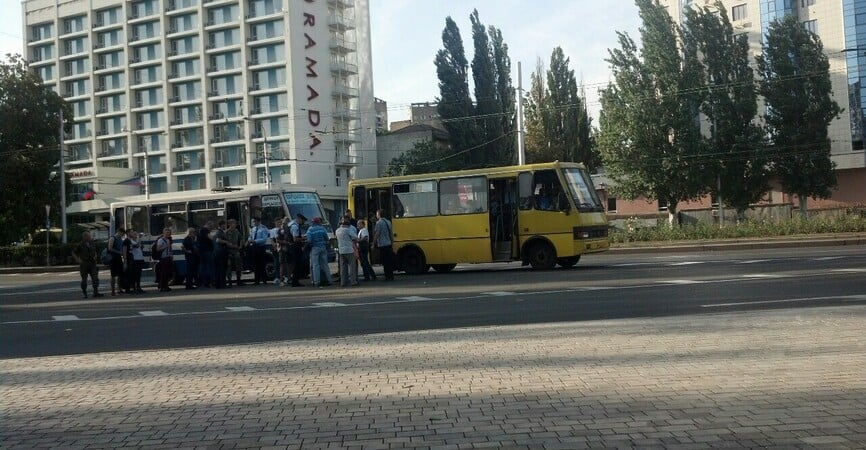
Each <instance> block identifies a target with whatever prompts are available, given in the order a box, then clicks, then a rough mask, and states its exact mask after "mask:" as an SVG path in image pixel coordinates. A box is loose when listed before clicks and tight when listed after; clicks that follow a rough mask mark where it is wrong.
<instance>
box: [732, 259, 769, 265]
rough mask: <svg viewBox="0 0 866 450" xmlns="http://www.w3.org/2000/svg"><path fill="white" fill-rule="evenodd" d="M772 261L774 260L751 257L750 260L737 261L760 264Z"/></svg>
mask: <svg viewBox="0 0 866 450" xmlns="http://www.w3.org/2000/svg"><path fill="white" fill-rule="evenodd" d="M770 261H772V259H750V260H748V261H737V262H736V264H758V263H764V262H770Z"/></svg>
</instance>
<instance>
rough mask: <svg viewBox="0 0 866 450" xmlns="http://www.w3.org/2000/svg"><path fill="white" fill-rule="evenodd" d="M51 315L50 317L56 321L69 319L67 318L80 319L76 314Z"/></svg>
mask: <svg viewBox="0 0 866 450" xmlns="http://www.w3.org/2000/svg"><path fill="white" fill-rule="evenodd" d="M51 317H52V318H53V319H54V320H56V321H58V322H64V321H69V320H80V319H79V318H78V316H75V315H69V316H51Z"/></svg>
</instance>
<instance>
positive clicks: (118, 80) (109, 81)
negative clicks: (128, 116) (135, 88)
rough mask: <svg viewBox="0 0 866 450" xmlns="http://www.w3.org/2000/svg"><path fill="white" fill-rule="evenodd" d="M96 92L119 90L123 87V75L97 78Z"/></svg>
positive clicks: (115, 74) (114, 74) (117, 74)
mask: <svg viewBox="0 0 866 450" xmlns="http://www.w3.org/2000/svg"><path fill="white" fill-rule="evenodd" d="M97 83H98V84H97V86H96V90H97V91H108V90H111V89H120V88H122V87H123V74H122V73H112V74H110V75H101V76H99V77H98V78H97Z"/></svg>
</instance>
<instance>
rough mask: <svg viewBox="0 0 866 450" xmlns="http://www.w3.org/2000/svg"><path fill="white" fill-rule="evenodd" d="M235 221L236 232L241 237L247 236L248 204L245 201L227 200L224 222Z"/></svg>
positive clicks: (248, 222) (248, 225) (248, 226)
mask: <svg viewBox="0 0 866 450" xmlns="http://www.w3.org/2000/svg"><path fill="white" fill-rule="evenodd" d="M228 219H235V220H236V221H237V222H238V230H240V232H241V236H247V234H248V233H247V230H249V228H250V220H252V218H251V217H250V202H249V201H247V200H227V201H226V220H228Z"/></svg>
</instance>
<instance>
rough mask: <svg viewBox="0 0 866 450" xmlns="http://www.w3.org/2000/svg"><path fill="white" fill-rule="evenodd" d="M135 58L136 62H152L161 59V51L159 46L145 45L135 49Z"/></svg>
mask: <svg viewBox="0 0 866 450" xmlns="http://www.w3.org/2000/svg"><path fill="white" fill-rule="evenodd" d="M132 52H133V56H134V57H135V60H136V61H135V62H139V61H152V60H154V59H157V58H159V57H160V49H159V44H151V45H144V46H141V47H134V48H133V50H132Z"/></svg>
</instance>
